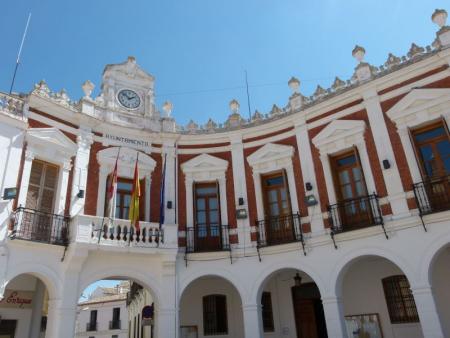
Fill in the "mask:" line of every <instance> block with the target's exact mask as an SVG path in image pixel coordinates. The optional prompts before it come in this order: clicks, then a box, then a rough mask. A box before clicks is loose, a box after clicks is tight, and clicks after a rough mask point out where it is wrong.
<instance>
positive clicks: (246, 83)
mask: <svg viewBox="0 0 450 338" xmlns="http://www.w3.org/2000/svg"><path fill="white" fill-rule="evenodd" d="M245 85H246V87H247V105H248V122H250V121H251V120H252V112H251V109H250V93H249V91H248V79H247V70H246V71H245Z"/></svg>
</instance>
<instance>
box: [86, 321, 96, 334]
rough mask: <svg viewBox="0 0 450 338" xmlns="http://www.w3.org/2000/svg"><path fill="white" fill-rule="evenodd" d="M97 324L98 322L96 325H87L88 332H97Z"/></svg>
mask: <svg viewBox="0 0 450 338" xmlns="http://www.w3.org/2000/svg"><path fill="white" fill-rule="evenodd" d="M97 324H98V323H96V322H94V323H91V322H89V323H86V331H88V332H89V331H97Z"/></svg>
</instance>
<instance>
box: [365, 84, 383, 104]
mask: <svg viewBox="0 0 450 338" xmlns="http://www.w3.org/2000/svg"><path fill="white" fill-rule="evenodd" d="M362 97H363V100H364V102H366V103H367V102H368V101H371V100H372V101H373V100H376V101H378V102H379V101H380V97H379V96H378V92H377V90H376V89H375V88H374V87H371V88H367V89H366V90H365V91H364V92H362ZM364 102H363V103H364Z"/></svg>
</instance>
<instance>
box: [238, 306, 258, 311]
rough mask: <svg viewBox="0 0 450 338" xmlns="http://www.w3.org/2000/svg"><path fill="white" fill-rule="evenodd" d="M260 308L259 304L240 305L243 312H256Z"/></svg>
mask: <svg viewBox="0 0 450 338" xmlns="http://www.w3.org/2000/svg"><path fill="white" fill-rule="evenodd" d="M261 308H262V306H261V304H242V310H243V311H258V310H259V309H261Z"/></svg>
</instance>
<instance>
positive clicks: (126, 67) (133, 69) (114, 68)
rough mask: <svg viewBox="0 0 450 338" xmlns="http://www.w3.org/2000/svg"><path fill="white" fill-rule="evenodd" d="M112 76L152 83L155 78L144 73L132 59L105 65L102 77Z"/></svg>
mask: <svg viewBox="0 0 450 338" xmlns="http://www.w3.org/2000/svg"><path fill="white" fill-rule="evenodd" d="M112 74H117V75H119V74H120V75H122V76H125V77H128V78H140V79H143V80H147V81H154V80H155V78H154V77H153V76H152V75H151V74H149V73H147V72H146V71H144V70H143V69H142V68H141V67H140V66H139V65H138V64H137V63H136V60H135V59H134V57H129V58H128V59H127V60H126V61H125V62H122V63H117V64H109V65H106V67H105V69H104V70H103V77H104V78H105V77H108V76H111V75H112Z"/></svg>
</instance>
